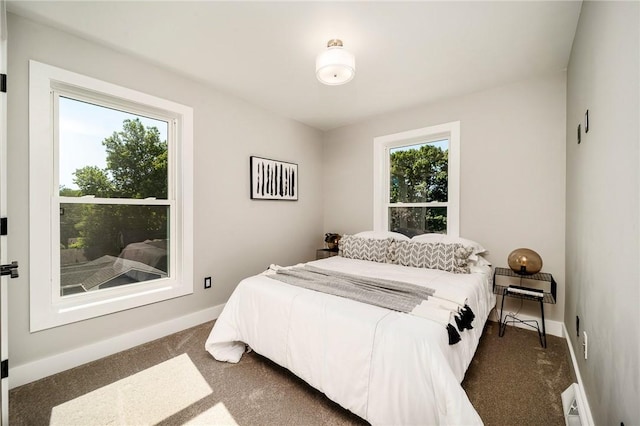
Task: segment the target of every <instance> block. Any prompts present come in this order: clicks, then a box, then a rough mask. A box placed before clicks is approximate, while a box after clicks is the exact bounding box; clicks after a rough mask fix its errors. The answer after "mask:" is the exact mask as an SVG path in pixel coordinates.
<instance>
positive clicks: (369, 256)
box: [338, 235, 393, 263]
mask: <svg viewBox="0 0 640 426" xmlns="http://www.w3.org/2000/svg"><path fill="white" fill-rule="evenodd" d="M392 241H393V239H392V238H385V239H382V240H381V239H374V238H361V237H356V236H354V235H343V236H342V238H340V242H339V243H338V248H339V249H338V255H340V256H342V257H346V258H349V259H360V260H369V261H372V262H381V263H387V258H388V255H389V246H390V244H391V242H392Z"/></svg>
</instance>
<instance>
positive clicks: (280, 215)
mask: <svg viewBox="0 0 640 426" xmlns="http://www.w3.org/2000/svg"><path fill="white" fill-rule="evenodd" d="M29 59H34V60H37V61H40V62H43V63H47V64H50V65H54V66H58V67H61V68H65V69H68V70H70V71H74V72H78V73H82V74H85V75H88V76H91V77H95V78H98V79H102V80H104V81H107V82H111V83H115V84H119V85H122V86H125V87H129V88H132V89H135V90H139V91H142V92H146V93H149V94H152V95H155V96H159V97H163V98H166V99H169V100H172V101H176V102H179V103H182V104H185V105H189V106H191V107H193V108H194V122H195V128H194V133H195V141H194V150H195V165H194V170H193V173H194V182H195V187H194V199H195V202H194V212H195V215H194V221H195V222H194V229H195V239H194V253H195V254H194V280H195V284H194V288H195V293H194V294H193V295H190V296H185V297H181V298H178V299H173V300H170V301H165V302H162V303H157V304H153V305H149V306H145V307H142V308H138V309H134V310H129V311H125V312H120V313H116V314H113V315H107V316H104V317H100V318H96V319H92V320H88V321H83V322H79V323H75V324H70V325H67V326H63V327H58V328H55V329H50V330H46V331H42V332H38V333H33V334H30V333H29V273H28V271H29V258H28V235H29V234H28V232H29V227H28V220H27V218H28V213H29V208H30V206H29V205H28V186H27V185H28V167H29V164H28V146H29V139H28V137H29V136H28V60H29ZM8 71H9V72H8V74H9V75H10V77H9V82H10V83H9V84H10V89H9V93H8V122H9V126H8V133H9V135H8V136H9V138H8V140H9V146H8V164H9V167H8V182H9V191H8V200H9V204H8V209H9V212H8V213H9V218H10V224H11V230H10V237H9V250H8V251H9V257H10V259H11V260H18V261H19V262H20V278H18V279H14V280H12V281H11V285H10V290H9V303H8V305H9V354H10V359H11V365H12V367H15V366H19V365H21V364H25V363H28V362H30V361H33V360H37V359H41V358H44V357H47V356H51V355H53V354H57V353H60V352H63V351H67V350H71V349H73V348H76V347H80V346H83V345H88V344H91V343H95V342H99V341H101V340H104V339H107V338H109V337H112V336H117V335H119V334H122V333H126V332H130V331H133V330H135V329H139V328H144V327H146V326H152V325H154V324H157V323H159V322H162V321H167V320H170V319H172V318H177V317H180V316H182V315H187V314H190V313H193V312H197V311H199V310H203V309H206V308H210V307H213V306H215V305H218V304H221V303H224V302H226V300H227V299H228V297H229V295H230V294H231V292H232V290H233V288H234V287H235V285H236V284H237V283H238V281H239V280H240V279H241V278H243V277H246V276H249V275H252V274H255V273H258V272H260V271H262V270H264V269H265V268H266V267H267V266H268V265H269V264H270V263H281V264H293V263H297V262H301V261H306V260H311V259H313V256H314V254H315V248H317V246H318V245H319V244H321V242H322V238H321V237H322V234H321V231H322V199H321V197H319V196H318V194H321V193H322V180H321V173H322V167H321V160H322V158H321V156H322V143H321V142H322V134H321V133H320V132H318V131H316V130H314V129H311V128H309V127H307V126H304V125H302V124H300V123H298V122H295V121H292V120H288V119H284V118H281V117H279V116H276V115H274V114H271V113H269V112H266V111H264V110H261V109H258V108H256V107H254V106H252V105H250V104H248V103H246V102H244V101H242V100H239V99H237V98H234V97H231V96H226V95H224V94H222V93H220V92H217V91H214V90H211V89H209V88H207V87H205V86H202V85H200V84H198V83H196V82H194V81H191V80H188V79H186V78H183V77H181V76H179V75H176V74H174V73H171V72H169V71H167V70H164V69H161V68H158V67H155V66H153V65H150V64H148V63H146V62H143V61H139V60H136V59H135V58H132V57H131V56H127V55H124V54H121V53H119V52H116V51H113V50H110V49H107V48H104V47H101V46H98V45H96V44H94V43H91V42H88V41H85V40H81V39H79V38H76V37H74V36H71V35H69V34H66V33H62V32H59V31H57V30H53V29H51V28H48V27H45V26H42V25H39V24H35V23H32V22H30V21H28V20H25V19H23V18H19V17H17V16H15V15H11V14H9V70H8ZM250 155H260V156H264V157H268V158H274V159H279V160H285V161H290V162H295V163H298V165H299V171H300V174H299V176H300V177H299V179H300V181H299V186H300V189H301V192H300V199H299V201H297V202H277V201H251V200H250V199H249V156H250ZM31 208H35V209H39V208H46V207H45V206H31ZM43 244H47V241H46V238H43ZM205 276H213V288H212V289H210V290H206V291H205V290H204V289H203V278H204V277H205Z"/></svg>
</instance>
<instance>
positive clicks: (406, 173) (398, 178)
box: [389, 140, 449, 203]
mask: <svg viewBox="0 0 640 426" xmlns="http://www.w3.org/2000/svg"><path fill="white" fill-rule="evenodd" d="M448 148H449V141H448V140H441V141H437V142H430V143H421V144H416V145H408V146H403V147H399V148H392V149H390V150H389V157H390V158H389V165H390V170H391V173H390V179H391V181H390V186H389V188H390V193H389V201H390V202H391V203H424V202H430V201H444V202H446V201H447V185H448V179H447V175H448V153H449V150H448Z"/></svg>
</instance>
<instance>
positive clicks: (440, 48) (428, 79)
mask: <svg viewBox="0 0 640 426" xmlns="http://www.w3.org/2000/svg"><path fill="white" fill-rule="evenodd" d="M580 7H581V2H579V1H548V2H547V1H530V2H484V1H472V2H364V1H360V2H267V1H259V2H239V1H226V2H212V1H196V2H187V1H140V2H137V1H108V2H96V1H90V2H89V1H70V2H63V1H42V2H37V1H9V2H8V10H9V12H12V13H15V14H19V15H22V16H24V17H27V18H30V19H33V20H36V21H40V22H43V23H46V24H48V25H52V26H54V27H57V28H61V29H63V30H65V31H68V32H70V33H73V34H76V35H78V36H80V37H83V38H86V39H89V40H93V41H96V42H99V43H103V44H106V45H109V46H111V47H114V48H116V49H118V50H121V51H125V52H128V53H130V54H133V55H135V56H138V57H141V58H145V59H147V60H150V61H152V62H154V63H156V64H159V65H162V66H164V67H167V68H170V69H172V70H174V71H177V72H179V73H182V74H184V75H187V76H189V77H191V78H194V79H196V80H198V81H201V82H204V83H206V84H208V85H210V86H212V87H214V88H216V89H218V90H221V91H223V92H225V93H229V94H233V95H236V96H239V97H241V98H243V99H245V100H247V101H249V102H251V103H253V104H256V105H259V106H261V107H263V108H265V109H268V110H270V111H273V112H275V113H278V114H280V115H283V116H285V117H290V118H293V119H295V120H298V121H301V122H303V123H306V124H308V125H310V126H312V127H315V128H318V129H321V130H328V129H333V128H336V127H339V126H342V125H346V124H351V123H354V122H357V121H359V120H362V119H365V118H367V117H371V116H375V115H379V114H384V113H387V112H390V111H395V110H399V109H403V108H408V107H412V106H416V105H421V104H425V103H429V102H433V101H435V100H438V99H442V98H446V97H450V96H455V95H459V94H464V93H470V92H474V91H478V90H482V89H485V88H488V87H493V86H498V85H501V84H505V83H508V82H511V81H517V80H522V79H526V78H529V77H533V76H536V75H540V74H544V73H551V72H557V71H560V70H563V69H565V68H566V66H567V63H568V60H569V54H570V51H571V44H572V42H573V36H574V34H575V30H576V25H577V21H578V16H579V14H580ZM9 37H11V35H10V34H9ZM331 38H340V39H342V40H343V42H344V47H345V49H347V50H350V51H351V52H352V53H353V54H354V55H355V57H356V76H355V78H354V80H353V81H351V82H350V83H348V84H346V85H343V86H334V87H330V86H324V85H322V84H321V83H319V82H318V81H317V80H316V77H315V57H316V55H317V54H318V53H320V52H321V51H323V50H324V49H325V47H326V43H327V41H328V40H329V39H331Z"/></svg>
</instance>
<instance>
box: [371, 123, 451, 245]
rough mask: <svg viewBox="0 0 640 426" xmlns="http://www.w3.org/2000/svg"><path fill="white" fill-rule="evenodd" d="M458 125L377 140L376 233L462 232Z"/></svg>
mask: <svg viewBox="0 0 640 426" xmlns="http://www.w3.org/2000/svg"><path fill="white" fill-rule="evenodd" d="M459 147H460V123H459V122H452V123H446V124H443V125H439V126H433V127H426V128H422V129H417V130H410V131H407V132H402V133H396V134H392V135H387V136H381V137H377V138H375V139H374V165H373V169H374V197H373V198H374V215H373V220H374V229H376V230H387V231H395V232H400V233H402V234H405V235H407V236H410V237H411V236H414V235H418V234H423V233H428V232H429V233H431V232H435V233H446V234H449V235H454V236H458V234H459V193H460V190H459V171H460V148H459Z"/></svg>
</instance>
